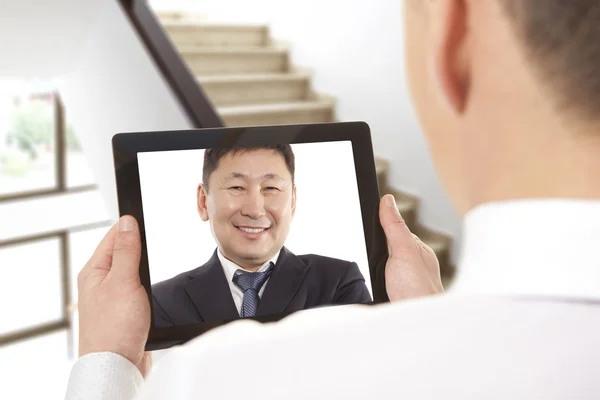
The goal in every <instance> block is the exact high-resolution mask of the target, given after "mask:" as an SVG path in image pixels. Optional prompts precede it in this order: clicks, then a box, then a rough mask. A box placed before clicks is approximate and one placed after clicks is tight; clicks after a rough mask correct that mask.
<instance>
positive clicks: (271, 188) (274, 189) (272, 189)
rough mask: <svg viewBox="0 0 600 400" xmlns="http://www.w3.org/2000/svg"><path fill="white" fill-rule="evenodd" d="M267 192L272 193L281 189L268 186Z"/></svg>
mask: <svg viewBox="0 0 600 400" xmlns="http://www.w3.org/2000/svg"><path fill="white" fill-rule="evenodd" d="M265 190H268V191H270V192H272V191H279V188H276V187H275V186H267V187H266V188H265Z"/></svg>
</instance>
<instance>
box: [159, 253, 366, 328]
mask: <svg viewBox="0 0 600 400" xmlns="http://www.w3.org/2000/svg"><path fill="white" fill-rule="evenodd" d="M152 300H153V306H154V307H153V308H154V326H155V327H157V328H162V327H170V326H180V325H188V324H195V323H198V322H216V321H224V320H232V319H236V318H239V317H240V315H239V313H238V311H237V308H236V306H235V303H234V301H233V297H232V295H231V291H230V288H229V285H228V282H227V278H226V277H225V272H224V271H223V267H222V266H221V262H220V261H219V258H218V256H217V251H216V250H215V252H214V254H213V256H212V257H211V258H210V260H208V262H207V263H206V264H204V265H203V266H201V267H199V268H196V269H194V270H191V271H187V272H184V273H182V274H179V275H177V276H175V277H173V278H171V279H168V280H166V281H162V282H159V283H157V284H154V285H152ZM370 301H371V295H370V294H369V291H368V289H367V286H366V285H365V279H364V277H363V275H362V274H361V272H360V270H359V269H358V265H356V263H354V262H349V261H343V260H338V259H335V258H329V257H323V256H318V255H314V254H307V255H301V256H296V255H295V254H293V253H292V252H291V251H289V250H287V249H286V248H285V247H284V248H282V250H281V253H280V255H279V258H278V259H277V263H276V264H275V267H274V268H273V272H272V273H271V276H270V278H269V281H268V282H267V286H266V287H265V290H264V292H263V295H262V297H261V300H260V303H259V307H258V310H257V316H261V315H269V314H278V313H289V312H294V311H299V310H304V309H308V308H314V307H319V306H325V305H341V304H356V303H368V302H370Z"/></svg>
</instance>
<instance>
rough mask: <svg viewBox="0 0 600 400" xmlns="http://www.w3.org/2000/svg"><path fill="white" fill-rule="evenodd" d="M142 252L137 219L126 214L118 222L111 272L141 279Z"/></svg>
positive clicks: (128, 278)
mask: <svg viewBox="0 0 600 400" xmlns="http://www.w3.org/2000/svg"><path fill="white" fill-rule="evenodd" d="M141 253H142V245H141V240H140V231H139V227H138V224H137V221H136V220H135V218H133V217H132V216H129V215H125V216H123V217H121V219H119V222H118V233H117V235H116V238H115V244H114V247H113V257H112V266H111V269H110V274H111V275H113V276H114V277H117V278H119V279H125V280H130V279H133V280H139V273H140V270H139V266H140V257H141Z"/></svg>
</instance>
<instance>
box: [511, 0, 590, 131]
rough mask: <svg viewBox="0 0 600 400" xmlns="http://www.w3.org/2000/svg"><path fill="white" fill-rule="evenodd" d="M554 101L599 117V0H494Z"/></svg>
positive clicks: (564, 106)
mask: <svg viewBox="0 0 600 400" xmlns="http://www.w3.org/2000/svg"><path fill="white" fill-rule="evenodd" d="M499 1H500V2H501V4H502V8H503V9H504V11H505V12H506V14H507V15H508V17H509V19H510V21H511V22H512V24H513V25H514V27H515V29H516V32H517V35H518V36H519V37H520V39H521V42H522V43H523V45H524V48H525V50H526V53H527V56H528V58H529V59H530V60H531V63H532V65H533V67H534V69H535V70H536V73H538V76H539V77H540V78H541V79H542V80H543V81H544V82H545V83H546V84H547V87H548V88H549V89H550V90H554V92H553V93H552V92H551V95H552V96H555V97H556V100H557V102H558V105H559V106H561V107H562V108H567V109H571V110H572V111H576V112H577V113H583V114H584V115H586V116H588V117H592V118H593V119H597V118H599V117H600V1H598V0H499Z"/></svg>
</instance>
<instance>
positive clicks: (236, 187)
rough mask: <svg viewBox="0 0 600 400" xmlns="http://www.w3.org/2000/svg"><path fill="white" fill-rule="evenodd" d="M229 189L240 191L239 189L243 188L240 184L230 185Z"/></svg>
mask: <svg viewBox="0 0 600 400" xmlns="http://www.w3.org/2000/svg"><path fill="white" fill-rule="evenodd" d="M228 189H229V190H234V191H240V190H244V188H243V187H241V186H231V187H229V188H228Z"/></svg>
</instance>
